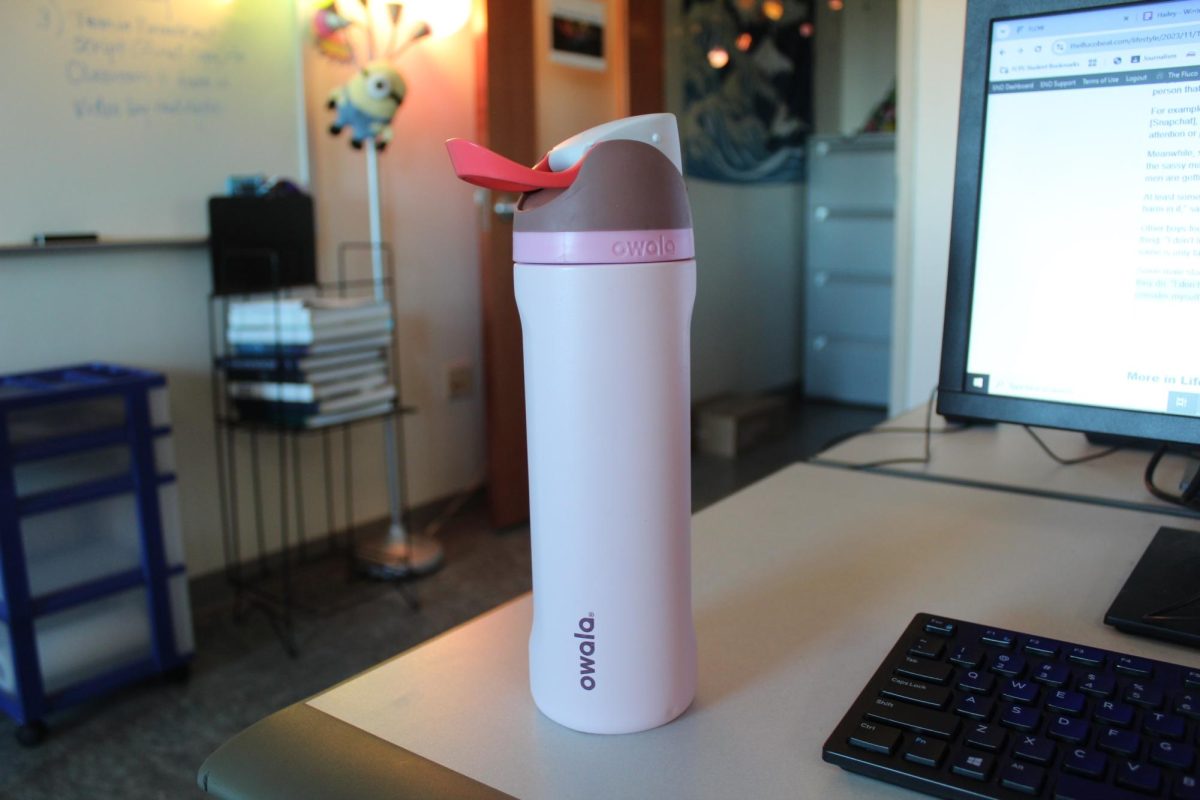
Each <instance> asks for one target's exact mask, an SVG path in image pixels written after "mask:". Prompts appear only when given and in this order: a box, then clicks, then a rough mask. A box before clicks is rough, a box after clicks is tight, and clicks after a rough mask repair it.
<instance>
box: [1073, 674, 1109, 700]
mask: <svg viewBox="0 0 1200 800" xmlns="http://www.w3.org/2000/svg"><path fill="white" fill-rule="evenodd" d="M1075 688H1076V689H1078V690H1079V691H1081V692H1083V693H1084V694H1090V695H1092V696H1093V697H1109V696H1111V695H1112V693H1113V692H1115V691H1116V689H1117V679H1116V678H1114V677H1113V676H1112V675H1109V674H1107V673H1104V672H1085V673H1083V674H1082V675H1080V676H1079V682H1078V683H1077V684H1075Z"/></svg>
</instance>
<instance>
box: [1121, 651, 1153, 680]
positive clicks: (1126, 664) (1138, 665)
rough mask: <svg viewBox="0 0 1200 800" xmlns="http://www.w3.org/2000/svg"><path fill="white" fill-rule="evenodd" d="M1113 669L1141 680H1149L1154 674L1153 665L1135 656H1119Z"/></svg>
mask: <svg viewBox="0 0 1200 800" xmlns="http://www.w3.org/2000/svg"><path fill="white" fill-rule="evenodd" d="M1113 668H1114V669H1116V671H1117V672H1121V673H1124V674H1125V675H1135V676H1137V677H1141V678H1149V677H1150V676H1151V675H1153V674H1154V665H1153V664H1151V663H1150V662H1149V661H1147V660H1146V659H1144V658H1137V657H1135V656H1117V658H1116V660H1115V661H1114V662H1113Z"/></svg>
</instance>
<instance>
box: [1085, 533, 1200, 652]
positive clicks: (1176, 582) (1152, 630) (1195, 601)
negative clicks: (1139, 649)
mask: <svg viewBox="0 0 1200 800" xmlns="http://www.w3.org/2000/svg"><path fill="white" fill-rule="evenodd" d="M1104 621H1105V622H1106V623H1107V624H1109V625H1112V626H1113V627H1115V628H1117V629H1118V630H1121V631H1124V632H1125V633H1132V634H1134V635H1137V636H1150V637H1153V638H1155V639H1165V640H1166V641H1168V642H1175V643H1177V644H1183V645H1187V646H1188V647H1197V648H1200V532H1197V531H1185V530H1180V529H1178V528H1165V527H1164V528H1159V529H1158V533H1156V534H1155V535H1154V539H1153V540H1152V541H1151V542H1150V546H1149V547H1147V548H1146V552H1144V553H1142V558H1141V560H1139V561H1138V563H1137V566H1135V567H1134V568H1133V572H1132V573H1130V575H1129V579H1128V580H1126V581H1125V585H1124V586H1123V587H1122V588H1121V591H1120V593H1119V594H1118V595H1117V599H1115V600H1113V603H1112V606H1111V607H1109V609H1108V613H1107V614H1105V615H1104Z"/></svg>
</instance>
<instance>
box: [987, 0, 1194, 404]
mask: <svg viewBox="0 0 1200 800" xmlns="http://www.w3.org/2000/svg"><path fill="white" fill-rule="evenodd" d="M988 76H989V80H988V89H987V109H986V117H985V125H984V143H983V146H984V151H983V152H984V156H983V166H982V173H981V182H980V202H979V219H978V228H977V242H976V248H977V249H976V261H975V286H974V292H973V304H972V311H971V323H970V341H969V344H968V352H967V372H968V376H967V382H968V386H967V387H966V388H967V390H968V391H974V392H985V393H989V394H995V395H1004V396H1010V397H1019V398H1029V399H1036V400H1050V401H1058V402H1065V403H1073V404H1084V405H1093V406H1101V407H1108V408H1121V409H1132V410H1143V411H1155V412H1162V411H1166V412H1169V413H1174V414H1181V415H1189V416H1200V349H1198V348H1197V345H1196V341H1197V337H1196V332H1197V329H1198V327H1200V0H1182V2H1172V3H1149V4H1138V5H1131V6H1125V7H1118V8H1105V9H1100V10H1091V11H1082V12H1073V13H1069V14H1056V15H1047V16H1039V17H1030V18H1026V19H1009V20H1003V21H999V22H995V23H993V26H992V32H991V44H990V52H989V62H988Z"/></svg>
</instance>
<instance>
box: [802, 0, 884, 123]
mask: <svg viewBox="0 0 1200 800" xmlns="http://www.w3.org/2000/svg"><path fill="white" fill-rule="evenodd" d="M815 11H816V20H815V27H816V31H817V33H816V37H815V41H814V44H815V47H816V54H815V61H816V63H815V65H814V67H815V69H814V81H815V83H816V87H817V91H816V96H815V106H816V126H817V131H818V132H819V133H823V134H842V135H850V134H853V133H856V132H858V130H859V129H861V128H862V125H863V123H864V122H866V120H867V117H868V116H870V114H871V112H872V111H873V110H874V109H875V107H876V106H877V105H878V104H879V102H880V101H881V100H882V99H883V98H884V96H885V95H886V94H887V91H888V89H889V88H891V87H892V86H894V85H895V83H896V33H897V21H896V17H897V13H898V12H897V0H849V2H847V3H846V4H845V6H844V7H843V8H842V10H841V11H831V10H830V9H829V5H828V3H824V2H820V3H817V4H816V6H815Z"/></svg>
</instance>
